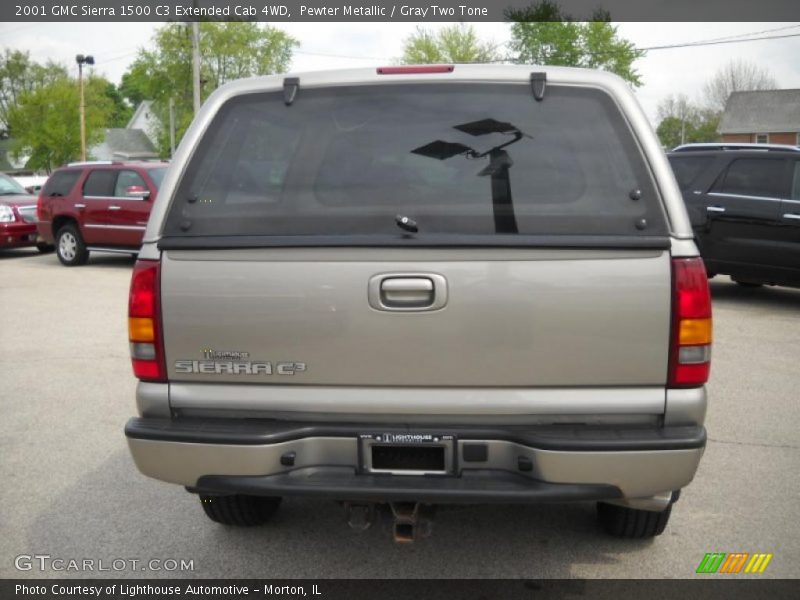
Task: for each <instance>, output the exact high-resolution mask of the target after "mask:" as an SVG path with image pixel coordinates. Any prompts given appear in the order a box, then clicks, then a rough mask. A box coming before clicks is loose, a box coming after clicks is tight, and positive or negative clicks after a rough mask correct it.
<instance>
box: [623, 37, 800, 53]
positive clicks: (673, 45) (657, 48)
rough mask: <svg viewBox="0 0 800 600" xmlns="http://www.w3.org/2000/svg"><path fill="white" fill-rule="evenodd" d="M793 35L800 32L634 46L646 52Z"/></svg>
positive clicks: (739, 42) (755, 40)
mask: <svg viewBox="0 0 800 600" xmlns="http://www.w3.org/2000/svg"><path fill="white" fill-rule="evenodd" d="M793 37H800V33H787V34H785V35H768V36H764V37H753V38H745V39H737V40H725V39H723V40H716V41H713V40H708V41H700V42H687V43H684V44H667V45H664V46H649V47H646V48H636V49H637V50H645V51H647V52H649V51H651V50H671V49H673V48H694V47H697V46H717V45H720V44H742V43H744V42H758V41H761V40H780V39H784V38H793Z"/></svg>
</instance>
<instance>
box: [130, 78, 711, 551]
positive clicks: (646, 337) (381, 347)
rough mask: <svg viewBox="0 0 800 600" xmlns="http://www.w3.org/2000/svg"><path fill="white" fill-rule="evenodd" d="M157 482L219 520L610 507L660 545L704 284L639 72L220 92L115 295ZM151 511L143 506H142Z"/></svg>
mask: <svg viewBox="0 0 800 600" xmlns="http://www.w3.org/2000/svg"><path fill="white" fill-rule="evenodd" d="M129 317H130V318H129V321H128V324H129V339H130V349H131V357H132V364H133V372H134V375H135V376H136V377H137V378H138V379H139V384H138V386H137V391H136V398H137V406H138V410H139V417H137V418H134V419H132V420H130V421H129V422H128V424H127V426H126V430H125V431H126V435H127V438H128V444H129V447H130V450H131V453H132V455H133V458H134V461H135V463H136V465H137V466H138V468H139V469H140V471H141V472H142V473H144V474H146V475H149V476H151V477H154V478H156V479H160V480H163V481H167V482H171V483H174V484H178V485H181V486H185V487H186V488H187V489H188V490H189V491H191V492H194V493H196V494H199V497H200V500H201V506H202V508H203V510H204V512H205V514H206V515H207V516H208V517H209V518H211V519H212V520H214V521H217V522H220V523H224V524H227V525H255V524H260V523H263V522H265V521H267V520H268V519H269V518H270V517H271V515H272V514H273V513H274V512H275V510H276V509H277V508H278V505H279V503H280V499H281V498H282V497H284V496H309V497H316V498H329V499H332V500H339V501H343V502H344V507H345V510H346V515H347V520H348V522H349V523H350V524H351V525H352V526H353V527H355V528H365V527H367V526H369V525H370V523H372V521H373V519H374V516H375V513H376V512H377V510H378V508H381V509H386V508H387V507H388V509H389V511H390V513H391V515H392V516H393V517H392V518H393V520H394V521H393V522H394V536H395V539H396V540H397V541H400V542H407V541H411V540H413V539H415V538H417V537H419V536H422V535H424V534H425V532H426V531H427V527H426V520H425V519H426V515H427V511H426V508H427V507H428V506H429V505H432V504H437V503H445V504H449V503H486V502H503V503H508V502H520V503H536V502H562V501H598V502H599V505H598V515H599V519H600V523H601V524H602V525H603V526H604V527H605V528H606V530H607V531H609V532H610V533H611V534H613V535H617V536H623V537H649V536H655V535H659V534H660V533H661V532H662V531H663V530H664V527H665V526H666V524H667V521H668V519H669V516H670V512H671V507H672V505H673V503H674V502H675V500H677V498H678V494H679V491H680V490H681V488H683V487H684V486H686V485H688V484H689V482H690V481H691V480H692V478H693V477H694V475H695V472H696V470H697V466H698V464H699V461H700V458H701V456H702V454H703V449H704V447H705V441H706V433H705V429H704V427H703V421H704V417H705V408H706V393H705V387H704V384H705V382H706V380H707V379H708V375H709V368H710V366H709V365H710V362H709V361H710V347H711V346H710V344H711V303H710V297H709V289H708V281H707V279H706V273H705V269H704V268H703V262H702V260H701V259H700V257H699V254H698V251H697V248H696V246H695V244H694V241H693V234H692V229H691V227H690V225H689V220H688V218H687V215H686V209H685V207H684V205H683V202H682V200H681V196H680V192H679V190H678V188H677V186H676V185H675V180H674V178H673V176H672V173H671V171H670V168H669V163H668V162H667V160H666V158H665V156H664V153H663V151H662V150H661V148H660V146H659V144H658V141H657V139H656V138H655V136H654V134H653V132H652V129H651V128H650V126H649V124H648V122H647V119H646V117H645V115H644V113H643V112H642V110H641V109H640V107H639V105H638V104H637V102H636V100H635V98H634V96H633V93H632V92H631V90H630V87H629V86H628V85H627V84H626V83H625V82H624V81H623V80H622V79H620V78H619V77H617V76H615V75H612V74H609V73H604V72H600V71H590V70H583V69H567V68H556V67H553V68H550V67H547V68H543V67H526V66H510V65H508V66H506V65H503V66H499V65H494V66H487V65H483V66H479V65H456V66H452V65H451V66H422V67H419V66H395V67H387V68H382V69H378V70H377V72H376V71H375V70H374V69H356V70H350V71H341V72H336V71H329V72H324V73H310V74H305V75H301V76H299V77H286V78H284V77H280V76H272V77H260V78H252V79H246V80H242V81H238V82H233V83H230V84H228V85H225V86H223V87H221V88H220V89H218V90H217V91H216V92H214V94H213V95H212V96H211V97H210V98H209V99H208V101H207V102H206V103H205V105H204V107H203V109H202V110H201V111H200V113H199V114H198V116H197V117H196V119H195V121H194V122H193V124H192V126H191V128H190V129H189V131H188V132H187V134H186V136H185V137H184V138H183V141H182V142H181V146H180V148H179V150H178V152H177V155H176V158H175V159H174V162H173V166H172V167H171V169H170V172H169V174H168V175H167V177H166V178H165V180H164V186H163V188H162V190H161V194H160V196H159V198H158V200H157V202H156V204H155V206H154V208H153V212H152V216H151V219H150V221H149V223H148V226H147V231H146V234H145V239H144V243H143V246H142V250H141V253H140V254H139V260H138V262H137V263H136V266H135V267H134V272H133V275H132V280H131V288H130V296H129ZM152 510H153V507H149V508H143V509H142V515H141V516H142V519H149V518H151V516H152V515H149V514H148V513H149V512H152Z"/></svg>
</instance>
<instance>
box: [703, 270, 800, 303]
mask: <svg viewBox="0 0 800 600" xmlns="http://www.w3.org/2000/svg"><path fill="white" fill-rule="evenodd" d="M709 285H710V287H711V299H712V302H723V303H725V304H726V305H733V304H747V305H748V306H756V307H762V308H770V309H776V308H777V309H781V308H786V309H799V308H800V289H795V288H789V287H780V286H767V285H765V286H762V287H755V288H748V287H742V286H740V285H738V284H736V283H734V282H733V281H731V280H729V279H727V278H726V279H720V280H719V281H717V280H716V279H712V280H711V281H709Z"/></svg>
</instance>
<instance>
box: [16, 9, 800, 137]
mask: <svg viewBox="0 0 800 600" xmlns="http://www.w3.org/2000/svg"><path fill="white" fill-rule="evenodd" d="M446 25H447V24H446V23H430V24H425V27H428V28H432V29H438V28H440V27H443V26H446ZM473 25H474V27H475V29H476V30H477V31H478V34H479V35H480V37H481V38H483V39H490V40H493V41H494V42H496V43H498V44H503V43H505V42H506V41H507V40H508V38H509V36H510V33H509V26H508V25H507V24H505V23H474V24H473ZM159 26H160V24H159V23H91V24H90V23H63V24H62V23H0V47H9V48H14V49H20V50H28V51H29V52H30V53H31V56H32V57H33V58H34V59H35V60H37V61H45V60H47V59H52V60H56V61H61V62H63V63H65V64H69V65H70V66H71V67H72V68H77V67H76V66H75V62H74V56H75V55H76V54H92V55H94V56H95V59H96V61H97V65H96V67H95V70H96V72H97V73H100V74H103V75H105V76H106V77H108V78H109V79H111V80H112V81H114V82H116V83H119V80H120V78H121V77H122V74H123V73H124V72H125V70H126V69H127V67H128V65H129V64H130V63H131V62H132V61H133V60H134V59H135V57H136V52H137V50H138V49H139V48H141V47H143V46H147V45H149V43H150V39H151V37H152V35H153V33H154V31H155V29H156V28H158V27H159ZM416 26H417V25H415V24H414V23H324V24H323V23H284V24H279V25H277V27H279V28H280V29H283V30H285V31H287V32H288V33H290V34H291V35H292V36H294V37H295V38H297V39H298V40H299V41H300V43H301V46H300V48H299V49H298V50H297V51H296V53H295V55H294V59H293V61H292V70H293V71H311V70H319V69H335V68H341V67H353V66H364V67H369V66H379V65H382V64H386V63H388V62H390V61H391V60H392V59H394V58H396V57H398V56H399V55H400V54H401V53H402V43H403V39H404V38H406V37H407V36H408V35H409V34H410V33H412V32H413V31H414V29H415V27H416ZM618 26H619V33H620V34H621V35H622V36H623V37H625V38H627V39H628V40H630V41H631V42H633V43H634V44H635V45H636V46H637V47H641V48H645V47H652V46H661V45H668V44H680V43H685V42H694V41H699V40H709V39H717V38H727V37H729V36H742V34H749V33H754V34H756V35H754V36H752V37H761V36H770V35H772V36H776V35H787V34H800V23H619V24H618ZM774 29H780V31H768V32H766V33H762V32H765V31H767V30H774ZM731 59H744V60H747V61H750V62H753V63H755V64H757V65H759V66H762V67H765V68H767V69H769V70H770V71H771V72H772V74H773V75H774V77H775V79H776V80H777V81H778V86H779V87H781V88H800V37H789V38H783V39H774V40H762V41H752V42H742V43H735V44H723V45H715V46H703V47H695V48H675V49H668V50H651V51H649V52H648V53H647V55H646V56H645V57H644V58H642V59H639V60H638V61H637V62H636V63H635V67H636V69H637V70H638V71H639V73H640V74H641V75H642V80H643V85H642V86H641V87H640V88H638V89H637V90H636V94H637V96H638V98H639V101H640V102H641V103H642V106H643V107H644V109H645V111H646V112H647V114H648V115H649V117H650V119H651V121H653V122H654V121H655V118H656V107H657V105H658V102H659V100H661V99H662V98H664V97H665V96H667V95H669V94H675V93H684V94H686V95H687V96H689V97H690V98H692V99H699V98H700V95H701V92H702V88H703V84H704V83H705V82H706V81H707V80H708V79H709V78H710V77H712V76H713V74H714V72H715V71H716V70H717V69H719V68H721V67H722V66H724V65H725V64H726V63H727V62H728V61H729V60H731ZM654 124H655V123H654Z"/></svg>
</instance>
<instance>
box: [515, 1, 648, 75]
mask: <svg viewBox="0 0 800 600" xmlns="http://www.w3.org/2000/svg"><path fill="white" fill-rule="evenodd" d="M505 17H506V19H508V20H509V21H512V25H511V42H510V43H509V48H510V50H511V52H512V54H513V56H512V61H513V62H515V63H521V64H540V65H561V66H568V67H587V68H591V69H603V70H604V71H610V72H612V73H616V74H617V75H619V76H620V77H622V78H623V79H625V80H626V81H628V82H629V83H631V84H632V85H634V86H640V85H641V84H642V81H641V78H640V77H639V74H638V73H637V72H636V70H635V69H634V68H633V63H634V61H636V59H638V58H641V57H642V56H644V54H645V52H644V51H643V50H637V49H636V47H635V46H634V45H633V44H632V43H631V42H629V41H628V40H625V39H623V38H621V37H620V36H619V34H618V32H617V27H615V26H613V25H612V24H611V16H610V14H609V13H608V12H605V11H601V10H597V11H595V12H594V14H593V15H592V17H591V20H589V21H586V22H578V21H575V20H573V18H572V17H571V16H570V15H568V14H566V13H563V12H562V11H561V9H560V8H559V7H558V5H557V4H556V3H555V2H552V1H551V0H543V1H542V2H539V3H537V4H531V5H530V6H528V7H526V8H521V9H517V8H509V9H506V11H505Z"/></svg>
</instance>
